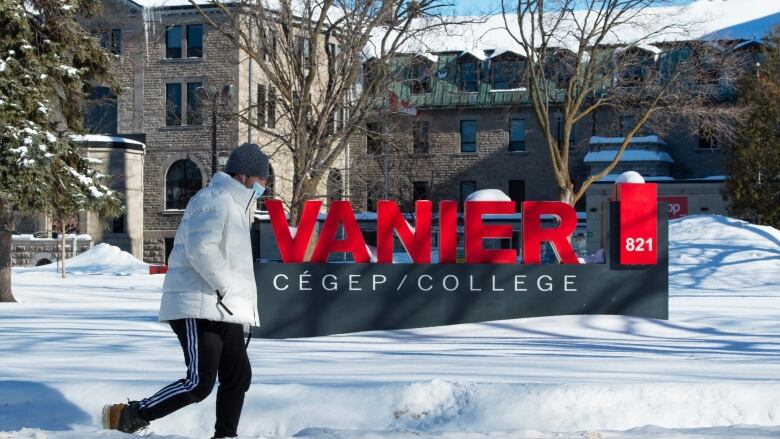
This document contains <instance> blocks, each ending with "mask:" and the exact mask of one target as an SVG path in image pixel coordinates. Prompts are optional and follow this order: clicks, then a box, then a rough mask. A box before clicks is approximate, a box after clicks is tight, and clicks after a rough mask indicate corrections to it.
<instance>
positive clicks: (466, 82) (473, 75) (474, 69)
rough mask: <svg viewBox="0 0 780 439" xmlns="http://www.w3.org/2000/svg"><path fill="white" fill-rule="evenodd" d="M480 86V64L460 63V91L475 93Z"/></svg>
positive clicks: (474, 62)
mask: <svg viewBox="0 0 780 439" xmlns="http://www.w3.org/2000/svg"><path fill="white" fill-rule="evenodd" d="M478 85H479V63H478V62H476V61H462V62H459V63H458V89H459V90H460V91H462V92H467V93H474V92H476V91H477V87H478Z"/></svg>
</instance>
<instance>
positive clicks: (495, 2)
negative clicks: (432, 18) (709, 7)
mask: <svg viewBox="0 0 780 439" xmlns="http://www.w3.org/2000/svg"><path fill="white" fill-rule="evenodd" d="M505 1H506V4H507V5H509V4H516V2H517V0H505ZM667 1H668V0H667ZM692 1H693V0H672V2H673V3H675V4H679V5H686V4H689V3H691V2H692ZM711 1H739V0H711ZM454 2H455V9H456V14H457V15H470V14H481V13H482V14H484V13H490V12H496V11H498V10H499V9H500V5H501V0H454Z"/></svg>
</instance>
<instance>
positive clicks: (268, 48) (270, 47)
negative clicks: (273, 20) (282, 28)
mask: <svg viewBox="0 0 780 439" xmlns="http://www.w3.org/2000/svg"><path fill="white" fill-rule="evenodd" d="M258 47H259V48H260V57H261V59H262V60H263V61H268V60H269V59H271V58H273V57H274V56H275V55H276V32H274V31H272V30H270V29H268V30H265V31H263V33H261V34H260V41H259V42H258Z"/></svg>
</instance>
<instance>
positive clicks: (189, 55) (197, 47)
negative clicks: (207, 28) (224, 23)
mask: <svg viewBox="0 0 780 439" xmlns="http://www.w3.org/2000/svg"><path fill="white" fill-rule="evenodd" d="M194 28H200V42H199V44H198V45H195V46H193V44H192V41H190V37H191V35H190V29H194ZM203 30H204V27H203V24H202V23H198V24H188V25H187V29H186V32H185V34H186V35H184V38H185V39H186V40H187V41H186V42H187V58H188V59H189V58H203V36H204V34H203ZM193 50H198V51H199V54H197V55H193V54H192V51H193ZM182 55H183V54H182Z"/></svg>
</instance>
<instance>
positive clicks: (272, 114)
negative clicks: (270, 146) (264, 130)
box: [266, 87, 276, 128]
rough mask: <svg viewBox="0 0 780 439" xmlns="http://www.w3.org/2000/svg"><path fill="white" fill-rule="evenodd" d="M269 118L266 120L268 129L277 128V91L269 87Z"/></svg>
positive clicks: (267, 104)
mask: <svg viewBox="0 0 780 439" xmlns="http://www.w3.org/2000/svg"><path fill="white" fill-rule="evenodd" d="M266 106H267V107H268V113H267V114H268V116H267V118H266V124H267V125H268V128H276V89H275V88H273V87H268V102H267V103H266Z"/></svg>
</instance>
